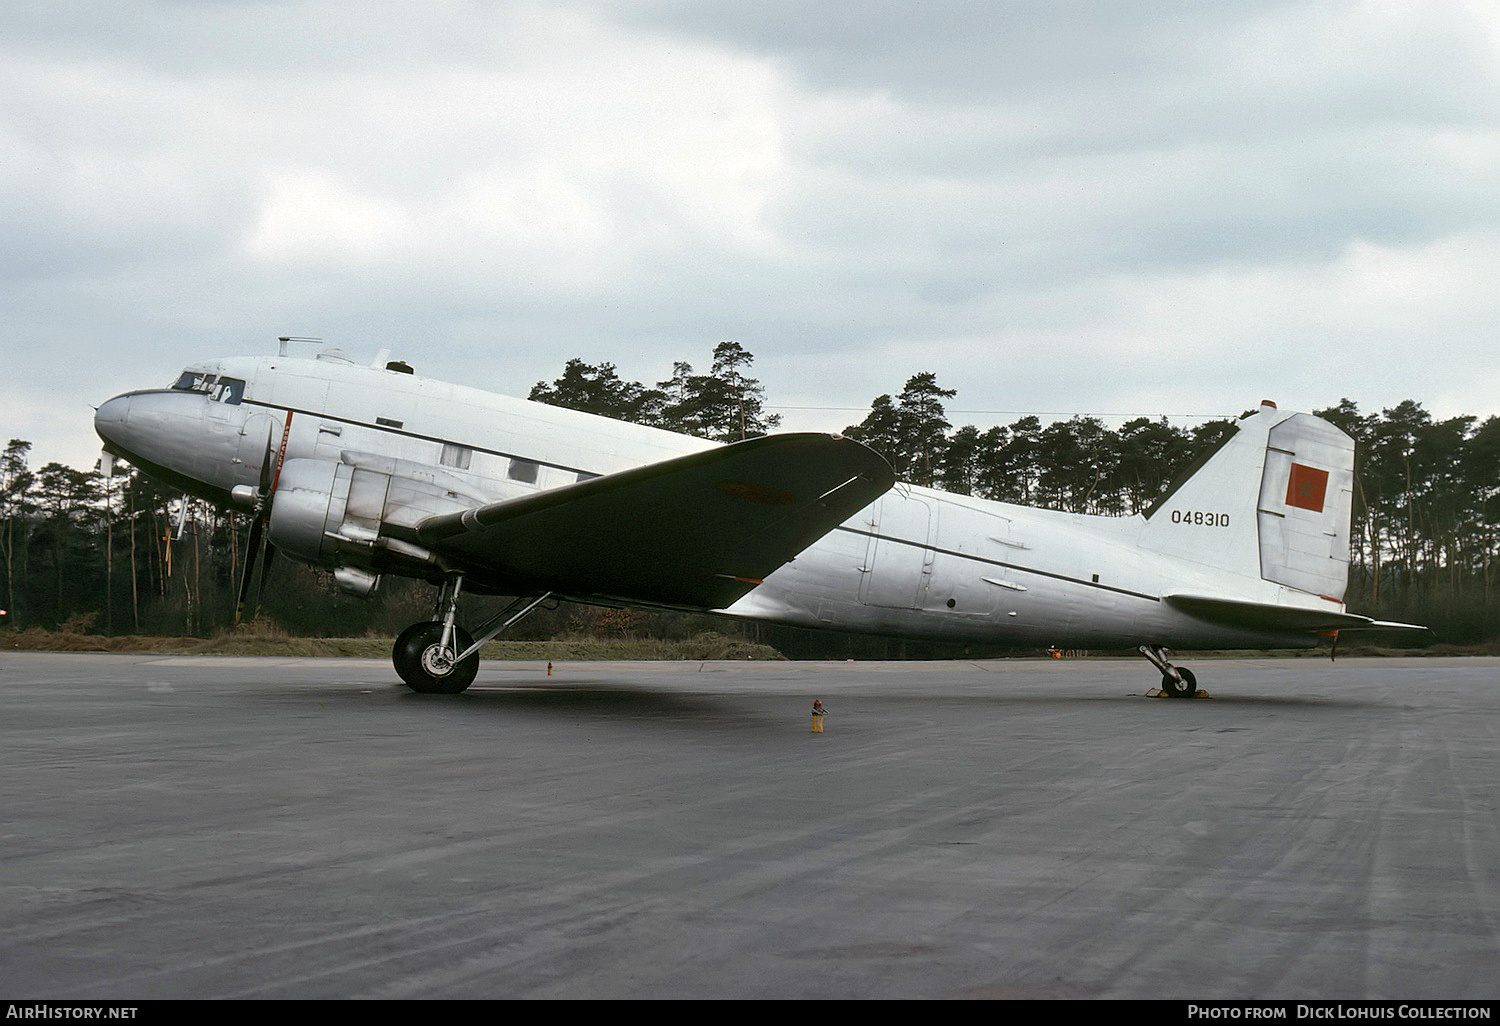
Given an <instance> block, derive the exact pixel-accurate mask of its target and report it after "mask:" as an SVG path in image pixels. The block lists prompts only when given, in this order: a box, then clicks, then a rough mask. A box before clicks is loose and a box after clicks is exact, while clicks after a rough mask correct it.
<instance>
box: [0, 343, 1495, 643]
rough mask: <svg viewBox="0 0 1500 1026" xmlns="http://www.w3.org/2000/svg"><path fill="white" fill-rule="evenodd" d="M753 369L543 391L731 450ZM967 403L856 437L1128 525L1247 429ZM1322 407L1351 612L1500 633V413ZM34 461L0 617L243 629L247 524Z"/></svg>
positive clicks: (718, 366)
mask: <svg viewBox="0 0 1500 1026" xmlns="http://www.w3.org/2000/svg"><path fill="white" fill-rule="evenodd" d="M753 360H754V357H753V356H752V355H751V354H750V353H749V352H748V351H746V350H745V349H744V347H743V346H741V345H740V344H739V343H737V342H721V343H720V344H719V345H718V346H716V347H715V349H714V351H713V360H712V364H711V367H710V370H709V371H708V373H706V374H698V373H695V372H694V370H693V368H692V366H691V365H689V364H687V363H677V364H675V365H674V367H673V374H672V376H671V378H669V379H668V380H666V381H662V382H658V383H657V384H656V385H654V386H648V385H645V384H642V383H640V382H634V381H628V380H625V379H622V378H621V377H620V376H619V373H618V371H617V369H616V368H615V366H614V365H613V364H610V363H603V364H598V365H590V364H588V363H585V362H584V361H583V360H581V359H572V360H569V361H567V363H566V365H565V366H564V368H563V371H562V373H561V374H560V375H559V376H558V377H557V378H556V379H555V380H553V381H551V382H538V383H537V384H536V385H535V386H534V387H533V388H532V389H531V392H530V398H532V399H535V400H538V401H542V402H547V403H551V404H553V405H558V406H566V407H570V408H573V409H579V410H584V411H586V412H590V413H596V414H601V415H604V416H610V417H616V418H619V419H624V420H630V421H635V422H638V423H645V424H651V425H654V426H658V427H664V428H668V429H671V430H677V431H683V432H686V433H690V434H695V435H699V436H702V437H705V438H712V439H715V440H719V441H735V440H738V439H740V438H744V437H750V436H753V435H758V434H763V433H765V432H767V431H770V430H773V429H774V428H775V427H776V426H777V425H778V422H779V418H778V417H776V416H775V415H774V414H772V413H770V412H768V410H767V406H766V401H765V394H764V389H763V388H762V386H761V384H760V382H759V381H758V380H756V379H755V378H753V377H751V376H750V374H749V370H750V367H751V364H752V363H753ZM955 395H956V393H955V391H954V390H952V389H947V388H944V387H942V385H940V384H939V382H938V381H937V378H936V376H935V375H934V374H932V373H926V372H924V373H919V374H915V375H913V376H912V377H911V378H909V379H908V380H907V382H906V384H905V387H904V388H903V389H902V390H901V392H899V393H898V394H896V395H895V396H891V395H882V396H878V397H876V398H875V399H874V401H873V402H872V403H871V407H870V411H869V414H868V415H867V416H866V417H865V418H864V419H863V420H862V421H860V423H858V424H853V425H850V426H849V427H848V428H846V429H845V433H846V434H848V435H850V436H851V437H854V438H857V439H859V440H861V441H863V442H865V443H866V444H868V445H870V446H871V447H873V448H875V449H876V450H877V451H879V452H881V453H882V454H883V455H885V456H886V457H887V458H888V459H889V460H890V461H891V463H892V465H893V466H894V467H895V468H896V470H897V472H898V474H899V476H900V477H901V478H902V479H903V480H906V481H909V482H912V483H915V484H922V485H928V486H932V487H936V488H941V489H944V490H947V491H951V492H957V493H962V494H969V495H977V496H982V497H985V498H991V499H997V500H1001V501H1007V502H1016V503H1023V504H1027V505H1040V506H1047V507H1051V508H1056V509H1063V510H1068V511H1073V512H1081V513H1104V514H1129V513H1135V512H1140V511H1142V510H1144V509H1146V508H1148V507H1149V505H1150V504H1151V502H1152V501H1153V500H1154V499H1155V498H1156V497H1157V496H1158V495H1160V494H1161V493H1162V491H1163V489H1164V488H1165V487H1166V485H1167V483H1168V482H1169V481H1170V480H1171V479H1172V478H1173V477H1174V476H1175V475H1176V473H1177V472H1178V471H1179V470H1180V469H1181V468H1182V467H1183V466H1184V465H1186V464H1187V463H1188V462H1189V461H1191V459H1192V458H1193V457H1194V455H1195V454H1197V453H1199V452H1201V451H1203V450H1204V449H1205V448H1207V447H1210V446H1213V445H1215V444H1217V442H1218V441H1219V440H1220V439H1221V438H1222V437H1223V436H1224V435H1225V434H1226V433H1227V432H1229V431H1231V430H1233V423H1234V422H1233V420H1232V419H1229V418H1225V419H1221V420H1210V421H1206V422H1203V423H1199V424H1197V425H1195V426H1193V427H1191V428H1181V427H1176V426H1174V425H1172V424H1169V423H1168V422H1167V420H1166V419H1165V418H1158V419H1154V420H1153V419H1149V418H1137V419H1134V420H1130V421H1127V422H1125V423H1124V424H1121V425H1120V426H1119V427H1117V428H1114V427H1110V426H1109V425H1107V424H1106V423H1105V422H1104V421H1102V420H1100V419H1099V418H1097V417H1088V416H1078V417H1073V418H1071V419H1068V420H1060V421H1055V422H1053V423H1049V424H1043V423H1042V422H1041V420H1040V418H1038V417H1035V416H1024V417H1020V418H1018V419H1016V420H1015V421H1014V422H1012V423H1009V424H1002V425H993V426H989V427H985V428H980V427H977V426H974V425H964V426H960V427H957V428H955V427H954V426H953V425H952V424H951V423H950V422H949V420H948V419H947V414H946V403H947V401H948V400H951V399H952V398H954V397H955ZM1315 412H1317V413H1318V414H1319V415H1320V416H1323V417H1325V418H1327V419H1328V420H1331V421H1332V422H1334V423H1335V424H1337V425H1339V426H1340V427H1341V428H1343V429H1344V430H1345V431H1348V432H1349V433H1350V434H1351V435H1353V436H1354V437H1355V439H1356V440H1357V442H1358V453H1359V458H1358V468H1357V492H1356V496H1355V523H1354V533H1353V539H1352V553H1351V555H1352V559H1353V570H1352V575H1351V588H1350V593H1349V601H1350V604H1351V606H1354V607H1355V608H1358V609H1360V610H1361V611H1366V612H1371V613H1376V614H1379V615H1382V616H1386V617H1390V618H1395V619H1407V620H1415V621H1418V622H1424V623H1429V624H1433V625H1434V626H1436V627H1437V628H1438V632H1439V635H1440V636H1443V637H1446V638H1448V639H1450V640H1455V641H1480V640H1489V639H1492V638H1496V637H1500V596H1497V595H1496V593H1495V586H1496V584H1497V570H1500V502H1497V492H1500V418H1496V417H1490V418H1488V419H1485V420H1482V421H1481V420H1480V419H1479V418H1476V417H1472V416H1465V417H1454V418H1449V419H1445V420H1438V419H1434V418H1433V417H1432V416H1431V415H1430V414H1429V413H1428V412H1427V411H1426V410H1424V409H1423V408H1422V406H1421V405H1420V404H1418V403H1416V402H1411V401H1408V402H1404V403H1401V404H1399V405H1398V406H1396V407H1394V408H1391V409H1386V410H1382V411H1381V412H1379V413H1370V414H1365V413H1362V412H1361V411H1360V410H1359V408H1358V407H1357V405H1356V404H1355V403H1354V402H1352V401H1350V400H1348V399H1344V400H1341V401H1340V402H1339V403H1338V404H1337V405H1335V406H1333V407H1330V408H1328V409H1326V410H1320V411H1315ZM29 452H30V444H29V443H28V442H26V441H24V440H20V439H12V440H11V442H10V444H9V445H8V446H7V447H6V448H5V450H4V453H3V455H0V565H3V574H4V582H3V587H4V591H3V593H0V594H3V599H0V601H3V602H4V608H5V609H6V610H8V611H9V612H8V615H7V616H6V617H5V618H0V622H9V623H15V624H21V625H42V626H56V625H60V624H63V623H65V622H67V621H69V620H72V621H73V622H74V623H75V625H82V624H84V623H87V624H90V625H92V627H93V628H94V629H97V630H103V631H106V632H113V633H130V632H145V633H177V632H187V633H209V632H211V631H213V630H215V629H218V628H220V627H222V626H223V625H225V624H227V623H228V622H229V620H230V617H231V615H232V611H233V606H234V594H235V583H236V578H237V573H238V566H239V564H240V562H241V561H242V559H243V553H244V547H245V535H246V532H247V530H248V518H247V517H246V516H244V515H243V514H235V513H233V512H228V511H218V510H213V509H210V508H208V507H207V506H206V505H205V504H203V503H200V502H196V501H193V500H187V499H184V498H183V497H181V496H179V495H176V494H175V493H172V492H170V491H165V490H163V489H161V488H159V487H157V486H156V485H155V484H153V483H152V482H151V481H149V480H148V479H146V478H145V477H143V476H142V475H140V474H138V473H136V472H135V471H134V470H133V469H131V468H128V467H121V468H118V469H117V472H116V473H115V474H114V475H113V476H111V477H105V476H103V475H101V474H100V473H99V471H97V470H77V469H74V468H69V467H66V466H62V465H61V464H57V463H49V464H47V465H46V466H44V467H42V468H41V469H40V470H37V471H33V470H31V469H30V467H29V465H28V457H29ZM276 573H277V581H276V584H275V586H274V587H273V588H271V589H270V590H269V592H268V598H267V605H266V609H265V611H264V612H265V613H266V614H268V615H269V616H270V617H271V618H273V619H274V620H276V621H278V622H280V623H281V624H282V625H284V626H286V627H287V628H289V629H291V630H294V631H298V632H308V633H324V634H358V633H363V632H365V631H379V632H383V633H393V632H395V631H396V630H399V629H400V628H401V627H402V626H404V625H405V624H406V623H408V622H411V621H412V620H414V619H417V618H420V617H421V616H423V615H425V613H426V612H427V610H428V603H430V601H431V598H430V595H428V594H427V589H425V588H424V587H421V586H415V585H413V586H410V587H408V586H406V585H405V584H404V583H401V582H393V583H392V584H390V585H388V586H387V587H385V588H382V590H381V592H380V593H378V595H377V597H376V599H375V600H373V601H360V600H354V599H349V598H347V597H345V596H343V595H342V594H341V593H340V592H338V590H337V589H336V588H334V587H333V586H332V584H331V582H330V581H328V580H327V579H325V578H324V577H322V576H321V575H316V574H313V573H311V572H310V571H306V570H303V569H301V568H298V567H293V566H290V565H288V564H287V563H286V562H285V561H282V562H281V563H280V564H279V565H278V569H277V571H276ZM576 619H577V618H576V616H575V617H573V618H572V620H574V621H576ZM560 622H563V621H560V620H559V619H558V618H555V617H554V618H550V619H543V620H542V621H541V626H542V629H548V628H549V625H551V626H556V625H557V624H558V623H560ZM533 629H536V627H535V625H534V628H533Z"/></svg>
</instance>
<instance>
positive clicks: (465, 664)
mask: <svg viewBox="0 0 1500 1026" xmlns="http://www.w3.org/2000/svg"><path fill="white" fill-rule="evenodd" d="M442 639H443V625H442V624H441V623H439V622H437V621H436V620H428V621H424V622H423V623H414V624H412V625H411V626H410V627H408V628H406V630H404V631H402V632H401V636H400V637H398V638H397V639H396V644H395V645H394V646H393V647H392V649H391V662H392V664H394V665H395V667H396V672H397V673H398V674H400V675H401V679H402V680H403V681H405V682H406V686H407V687H409V688H411V689H412V690H413V691H416V692H418V693H420V694H423V695H456V694H458V693H459V692H460V691H463V690H464V689H465V688H467V687H468V686H469V685H470V684H472V683H474V677H475V676H476V675H477V674H478V673H479V654H478V653H477V652H476V653H475V654H474V655H471V656H469V658H467V659H465V660H463V661H462V662H459V663H456V664H454V665H453V667H452V668H451V669H449V670H447V671H446V672H443V673H435V672H433V670H432V669H431V665H430V663H428V662H424V661H423V657H424V656H426V655H427V654H428V650H429V649H434V648H436V647H437V645H438V643H439V642H441V641H442ZM473 643H474V639H473V638H471V637H469V632H468V631H466V630H464V629H463V628H462V627H459V626H457V625H455V626H454V628H453V644H454V645H456V646H457V651H459V652H462V651H463V650H464V649H466V648H468V647H469V646H470V645H472V644H473Z"/></svg>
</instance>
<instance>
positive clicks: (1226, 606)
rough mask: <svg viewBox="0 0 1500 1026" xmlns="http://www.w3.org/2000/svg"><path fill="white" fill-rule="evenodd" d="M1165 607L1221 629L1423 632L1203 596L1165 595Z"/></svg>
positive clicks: (1301, 609)
mask: <svg viewBox="0 0 1500 1026" xmlns="http://www.w3.org/2000/svg"><path fill="white" fill-rule="evenodd" d="M1166 603H1167V605H1169V606H1171V607H1172V608H1174V609H1178V610H1181V611H1182V612H1184V613H1186V614H1188V615H1189V616H1193V617H1197V618H1198V619H1200V620H1207V621H1208V622H1210V623H1215V624H1218V625H1220V626H1222V627H1236V628H1241V629H1244V630H1252V631H1271V632H1286V633H1290V634H1295V633H1303V632H1306V633H1317V632H1319V631H1359V630H1365V631H1369V630H1412V631H1425V630H1426V629H1427V628H1426V627H1420V626H1417V625H1416V624H1409V623H1391V622H1389V621H1384V620H1372V619H1370V618H1369V617H1368V616H1359V615H1357V614H1355V613H1345V612H1342V611H1340V610H1336V609H1327V610H1324V609H1308V608H1306V607H1303V606H1282V605H1277V604H1275V603H1272V602H1245V601H1242V600H1239V599H1222V598H1209V597H1207V596H1203V595H1168V596H1166Z"/></svg>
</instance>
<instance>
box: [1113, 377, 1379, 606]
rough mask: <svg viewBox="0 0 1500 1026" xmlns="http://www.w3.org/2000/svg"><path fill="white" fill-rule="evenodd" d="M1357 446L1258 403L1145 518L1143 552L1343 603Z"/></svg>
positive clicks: (1307, 419)
mask: <svg viewBox="0 0 1500 1026" xmlns="http://www.w3.org/2000/svg"><path fill="white" fill-rule="evenodd" d="M1353 491H1354V440H1353V439H1351V438H1350V437H1349V436H1348V435H1346V434H1344V432H1342V431H1340V430H1339V429H1338V428H1336V427H1334V426H1333V425H1332V424H1330V423H1328V422H1327V421H1325V420H1320V419H1319V418H1317V417H1314V416H1312V415H1311V414H1307V413H1282V412H1280V411H1278V410H1277V409H1276V407H1275V405H1274V404H1272V403H1263V404H1262V405H1261V408H1260V410H1259V412H1257V413H1254V414H1251V415H1250V416H1248V417H1246V418H1244V419H1243V420H1241V421H1240V422H1239V424H1238V426H1237V430H1236V431H1235V433H1234V434H1233V435H1231V436H1230V437H1229V439H1228V440H1227V441H1226V442H1225V443H1224V444H1223V445H1222V446H1221V447H1220V448H1219V449H1218V450H1217V451H1216V452H1214V453H1213V454H1212V455H1211V456H1210V457H1209V458H1208V459H1207V461H1206V462H1204V463H1202V464H1201V465H1200V466H1198V467H1197V468H1196V469H1195V470H1193V471H1192V473H1191V474H1190V475H1189V476H1188V477H1186V478H1185V479H1183V480H1181V481H1179V482H1178V483H1177V484H1176V485H1174V486H1173V487H1172V488H1171V489H1169V490H1168V492H1167V494H1166V495H1165V496H1164V497H1163V498H1162V499H1160V500H1158V502H1157V504H1156V505H1155V506H1154V507H1153V508H1152V509H1151V510H1150V511H1149V512H1148V513H1147V514H1146V527H1145V529H1144V530H1143V531H1142V534H1141V545H1142V547H1144V548H1148V549H1151V550H1153V551H1156V552H1160V553H1162V554H1163V555H1169V556H1175V557H1178V558H1181V559H1185V560H1190V561H1193V562H1196V563H1200V564H1202V565H1204V566H1206V567H1211V568H1215V569H1218V570H1222V571H1226V572H1229V573H1233V574H1237V575H1240V576H1243V577H1250V578H1259V579H1261V580H1265V581H1270V582H1272V583H1274V584H1281V585H1285V586H1286V587H1289V588H1295V589H1297V590H1298V591H1303V592H1307V593H1309V594H1312V595H1321V596H1322V597H1324V598H1328V599H1333V600H1336V601H1342V600H1343V597H1344V589H1345V587H1346V585H1347V583H1348V576H1349V524H1350V513H1351V510H1352V508H1353Z"/></svg>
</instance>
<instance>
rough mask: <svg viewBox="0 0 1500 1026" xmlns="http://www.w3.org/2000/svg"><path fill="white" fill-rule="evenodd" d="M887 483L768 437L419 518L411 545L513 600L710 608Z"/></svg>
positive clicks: (823, 446) (854, 456)
mask: <svg viewBox="0 0 1500 1026" xmlns="http://www.w3.org/2000/svg"><path fill="white" fill-rule="evenodd" d="M894 483H895V475H894V474H893V473H892V471H891V468H890V465H889V464H887V463H886V461H885V460H884V458H882V457H881V456H880V455H878V454H877V453H875V452H874V451H873V450H871V449H869V448H867V447H865V446H864V445H861V444H860V443H858V442H856V441H854V440H852V439H848V438H842V437H840V436H837V435H826V434H785V435H769V436H766V437H764V438H753V439H750V440H748V441H744V442H738V443H735V444H733V445H726V446H723V447H721V448H715V449H709V450H706V451H704V452H698V453H693V454H691V455H688V456H681V457H677V458H674V459H669V460H664V461H662V462H660V463H653V464H649V465H647V466H644V467H636V468H633V469H631V470H625V471H621V472H619V473H616V474H608V475H605V476H603V477H598V478H593V479H591V480H588V481H580V482H579V483H577V484H573V485H568V486H566V487H562V488H554V489H550V490H548V491H545V492H539V493H537V494H534V495H528V496H525V497H523V498H519V499H511V500H507V501H504V502H497V503H492V504H490V505H487V506H480V507H477V508H475V509H470V510H466V511H464V512H461V513H448V514H442V515H438V516H433V517H429V518H428V519H426V520H424V521H422V522H421V523H419V524H418V525H417V526H416V529H415V534H416V538H417V540H419V541H420V542H421V543H422V544H424V545H426V546H427V547H428V548H430V549H432V550H433V551H434V552H436V553H438V554H439V555H441V556H443V557H445V558H446V559H447V560H449V561H450V562H451V563H452V564H453V565H454V566H456V567H459V568H465V569H468V570H470V571H471V572H473V573H475V574H476V576H478V577H480V578H481V579H483V580H486V581H489V582H497V583H503V585H504V586H505V587H507V588H513V589H514V590H516V591H517V592H532V591H542V590H546V591H555V592H558V593H560V594H564V595H570V596H575V597H595V598H610V599H620V600H627V601H637V602H646V603H653V604H660V605H668V606H678V607H689V608H698V609H719V608H723V607H725V606H728V605H731V604H732V603H734V602H735V601H736V600H737V599H739V598H740V597H741V596H743V595H744V594H745V593H747V592H748V591H750V590H751V589H752V588H754V587H755V586H756V585H757V584H759V583H760V582H761V581H762V580H763V579H764V578H765V577H767V576H768V575H770V574H771V572H772V571H774V570H775V569H776V568H777V567H779V566H781V565H782V564H783V563H786V562H787V561H788V560H790V559H792V558H793V557H795V556H796V555H797V554H798V553H799V552H801V551H802V550H803V549H805V548H807V547H808V546H809V545H811V544H812V543H813V542H815V541H817V540H818V539H819V538H821V537H823V535H825V534H827V533H828V532H829V531H831V530H832V529H833V528H834V527H836V526H837V525H838V524H840V523H842V522H843V521H845V520H847V519H848V518H849V517H851V516H853V515H854V514H855V513H856V512H858V511H859V510H861V509H863V508H864V507H865V506H868V505H869V504H870V503H871V502H874V501H875V500H876V499H877V498H879V497H880V496H881V495H882V494H884V493H885V491H886V490H887V489H889V488H890V487H891V485H892V484H894Z"/></svg>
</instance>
